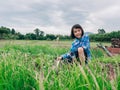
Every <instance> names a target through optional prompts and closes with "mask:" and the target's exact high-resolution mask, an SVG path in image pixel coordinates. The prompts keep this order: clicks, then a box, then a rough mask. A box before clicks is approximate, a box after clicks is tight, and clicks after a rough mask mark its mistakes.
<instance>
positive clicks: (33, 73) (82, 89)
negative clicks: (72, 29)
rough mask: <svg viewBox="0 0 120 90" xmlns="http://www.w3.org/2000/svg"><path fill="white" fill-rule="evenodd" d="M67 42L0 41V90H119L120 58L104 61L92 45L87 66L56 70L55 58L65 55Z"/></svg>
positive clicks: (61, 67)
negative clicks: (90, 58)
mask: <svg viewBox="0 0 120 90" xmlns="http://www.w3.org/2000/svg"><path fill="white" fill-rule="evenodd" d="M71 42H72V41H59V42H56V41H29V40H28V41H24V40H23V41H21V40H20V41H19V40H10V41H8V40H5V41H4V40H3V41H0V90H119V89H120V55H116V56H114V57H108V56H107V55H106V54H105V53H104V51H102V50H101V49H98V48H95V47H96V43H91V47H92V48H91V54H92V60H91V62H89V64H88V65H85V66H83V67H81V66H80V65H79V64H78V62H75V63H73V64H68V63H67V62H65V63H63V62H61V63H60V65H59V67H58V68H56V67H55V66H56V65H54V60H55V58H56V57H57V56H59V55H61V54H64V53H66V52H68V51H69V48H70V46H71ZM103 45H108V46H110V44H109V43H103ZM53 67H55V68H54V69H53Z"/></svg>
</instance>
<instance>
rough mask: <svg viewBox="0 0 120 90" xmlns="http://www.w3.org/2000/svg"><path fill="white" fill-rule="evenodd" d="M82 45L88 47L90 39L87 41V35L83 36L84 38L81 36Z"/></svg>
mask: <svg viewBox="0 0 120 90" xmlns="http://www.w3.org/2000/svg"><path fill="white" fill-rule="evenodd" d="M82 47H83V48H84V49H88V48H90V41H89V37H88V36H87V35H86V36H84V38H83V43H82Z"/></svg>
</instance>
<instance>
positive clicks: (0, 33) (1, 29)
mask: <svg viewBox="0 0 120 90" xmlns="http://www.w3.org/2000/svg"><path fill="white" fill-rule="evenodd" d="M9 33H10V29H9V28H6V27H3V26H1V27H0V39H1V38H3V34H9Z"/></svg>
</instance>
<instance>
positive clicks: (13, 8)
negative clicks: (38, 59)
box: [0, 0, 120, 35]
mask: <svg viewBox="0 0 120 90" xmlns="http://www.w3.org/2000/svg"><path fill="white" fill-rule="evenodd" d="M74 24H80V25H81V26H82V27H83V29H84V30H85V32H94V33H97V29H99V28H104V29H105V31H106V32H111V31H114V30H116V31H117V30H120V0H0V26H5V27H9V28H14V29H15V30H16V31H18V32H21V33H28V32H33V30H34V29H35V28H39V29H40V30H42V31H44V32H45V33H52V34H66V35H69V34H70V29H71V27H72V26H73V25H74Z"/></svg>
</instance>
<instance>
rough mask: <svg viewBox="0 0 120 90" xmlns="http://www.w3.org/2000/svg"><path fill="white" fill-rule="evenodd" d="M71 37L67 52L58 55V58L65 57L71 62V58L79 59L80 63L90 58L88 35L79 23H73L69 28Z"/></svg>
mask: <svg viewBox="0 0 120 90" xmlns="http://www.w3.org/2000/svg"><path fill="white" fill-rule="evenodd" d="M71 37H72V38H73V39H75V40H74V41H73V43H72V46H71V49H70V52H69V53H66V54H63V55H61V56H60V57H58V58H57V59H58V60H63V59H66V60H68V62H72V61H73V58H74V57H76V59H79V60H80V64H81V65H82V64H83V63H87V62H88V60H90V59H91V54H90V42H89V37H88V36H87V35H84V31H83V28H82V27H81V26H80V25H79V24H75V25H74V26H73V27H72V29H71Z"/></svg>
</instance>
